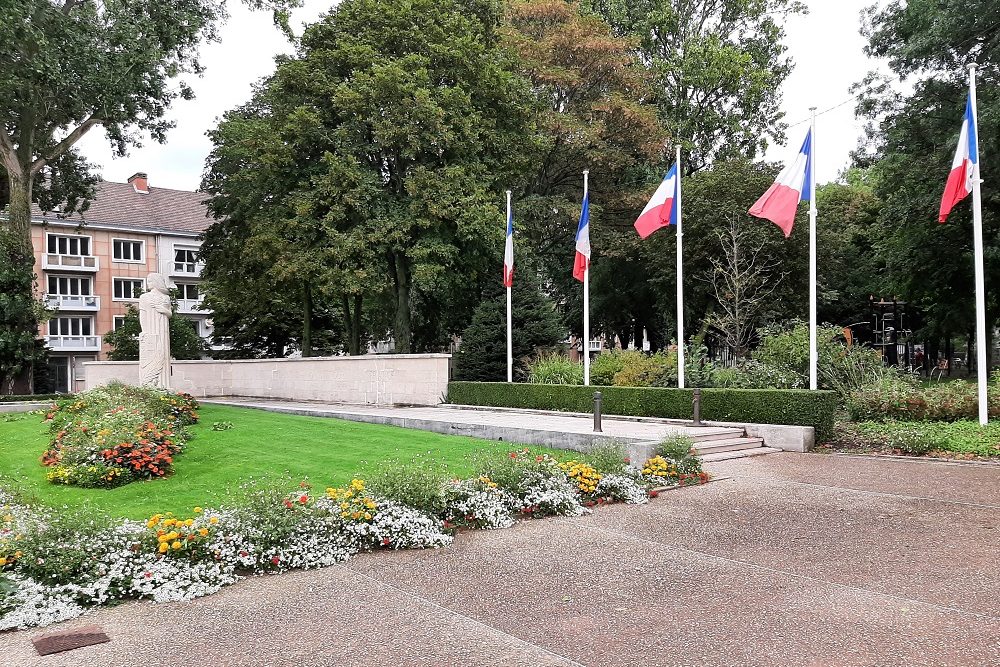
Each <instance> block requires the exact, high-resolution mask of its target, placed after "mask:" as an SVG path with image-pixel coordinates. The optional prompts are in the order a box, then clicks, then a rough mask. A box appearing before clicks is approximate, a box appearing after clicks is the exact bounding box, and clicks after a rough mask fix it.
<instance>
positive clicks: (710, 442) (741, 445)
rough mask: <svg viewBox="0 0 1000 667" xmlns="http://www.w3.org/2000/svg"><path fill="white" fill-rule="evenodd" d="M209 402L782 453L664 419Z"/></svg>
mask: <svg viewBox="0 0 1000 667" xmlns="http://www.w3.org/2000/svg"><path fill="white" fill-rule="evenodd" d="M205 402H206V403H215V404H218V405H234V406H239V407H248V408H258V409H261V410H271V411H274V412H285V413H290V414H298V415H308V416H314V417H335V418H338V419H347V420H351V421H360V422H368V423H374V424H388V425H392V426H400V427H403V428H416V429H421V430H424V431H434V432H436V433H445V434H448V435H464V436H470V437H474V438H485V439H487V440H499V441H503V442H514V443H518V444H526V445H547V446H549V447H556V448H560V449H575V450H586V449H588V448H589V447H590V446H592V445H594V444H597V443H601V442H608V441H616V442H620V443H623V444H625V445H628V446H630V447H629V449H630V455H631V456H633V458H635V459H636V460H639V459H640V458H641V459H642V460H645V459H646V458H648V456H649V455H650V454H651V452H652V449H653V448H654V447H655V444H656V443H658V442H660V441H661V440H663V438H664V437H666V436H670V435H683V436H687V437H689V438H691V439H692V440H693V441H695V446H696V447H701V448H703V449H704V450H705V451H706V452H708V451H720V449H721V450H722V451H723V452H724V451H725V450H727V449H730V450H741V449H756V450H760V451H759V452H755V453H771V452H775V451H778V450H774V449H770V448H766V447H761V440H760V439H759V438H744V437H743V436H744V432H743V429H741V428H733V427H720V426H701V427H694V426H691V425H690V423H689V422H688V423H684V422H671V421H669V420H663V419H635V418H610V417H606V418H604V419H603V421H602V431H601V433H595V432H594V419H593V416H592V415H580V414H575V413H570V414H560V413H553V412H542V411H537V410H506V409H489V408H468V407H463V406H449V405H441V406H436V407H389V406H386V407H376V406H366V405H340V404H332V403H329V404H328V403H313V402H296V401H286V400H277V399H256V398H236V397H227V398H208V399H205Z"/></svg>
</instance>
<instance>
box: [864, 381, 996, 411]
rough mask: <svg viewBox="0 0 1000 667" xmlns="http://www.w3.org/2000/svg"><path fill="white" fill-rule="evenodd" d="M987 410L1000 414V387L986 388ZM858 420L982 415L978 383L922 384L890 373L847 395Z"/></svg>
mask: <svg viewBox="0 0 1000 667" xmlns="http://www.w3.org/2000/svg"><path fill="white" fill-rule="evenodd" d="M987 400H988V411H989V415H990V416H991V417H998V416H1000V388H998V387H995V386H990V387H988V388H987ZM847 411H848V413H849V414H850V416H851V419H853V420H855V421H888V420H902V421H923V420H928V421H958V420H962V419H975V418H977V417H978V415H979V395H978V386H977V385H976V384H975V383H971V382H966V381H965V380H953V381H951V382H942V383H939V384H936V385H931V386H929V387H921V386H919V385H918V384H917V382H916V380H915V379H913V378H910V377H892V376H887V377H884V378H882V379H881V380H880V381H878V382H872V383H870V384H866V385H863V386H861V387H858V388H857V389H855V390H854V391H852V392H851V394H850V395H849V396H848V398H847Z"/></svg>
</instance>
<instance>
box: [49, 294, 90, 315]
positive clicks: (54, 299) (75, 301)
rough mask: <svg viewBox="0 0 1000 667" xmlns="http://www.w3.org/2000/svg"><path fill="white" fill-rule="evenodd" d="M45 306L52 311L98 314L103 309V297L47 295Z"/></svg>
mask: <svg viewBox="0 0 1000 667" xmlns="http://www.w3.org/2000/svg"><path fill="white" fill-rule="evenodd" d="M45 306H46V307H47V308H49V309H50V310H78V311H86V312H97V311H98V310H100V309H101V297H99V296H94V295H69V294H46V295H45Z"/></svg>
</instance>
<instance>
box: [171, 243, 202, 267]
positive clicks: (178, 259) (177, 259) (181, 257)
mask: <svg viewBox="0 0 1000 667" xmlns="http://www.w3.org/2000/svg"><path fill="white" fill-rule="evenodd" d="M197 263H198V251H197V250H196V249H195V248H178V247H174V272H175V273H197V269H196V265H197Z"/></svg>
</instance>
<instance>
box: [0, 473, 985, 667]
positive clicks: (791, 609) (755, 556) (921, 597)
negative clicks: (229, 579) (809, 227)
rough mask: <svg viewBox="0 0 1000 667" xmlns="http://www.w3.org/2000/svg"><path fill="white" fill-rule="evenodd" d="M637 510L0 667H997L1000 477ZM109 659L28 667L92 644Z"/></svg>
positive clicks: (237, 604) (824, 477) (363, 561)
mask: <svg viewBox="0 0 1000 667" xmlns="http://www.w3.org/2000/svg"><path fill="white" fill-rule="evenodd" d="M710 470H711V471H712V472H713V473H714V474H715V475H718V476H726V477H728V478H727V479H724V480H721V481H718V482H713V483H712V484H709V485H708V486H705V487H695V488H687V489H680V490H677V491H672V492H669V493H665V494H663V495H661V496H660V498H658V499H656V500H654V501H653V502H652V503H650V504H649V505H647V506H643V507H626V506H622V505H616V506H611V507H603V508H599V509H598V511H597V512H595V513H594V514H593V515H591V516H587V517H581V518H572V519H548V520H541V521H531V522H526V523H522V524H520V525H519V526H517V527H515V528H513V529H510V530H503V531H495V532H478V533H470V534H462V535H461V536H460V537H459V539H458V540H457V541H456V543H455V544H454V545H453V546H451V547H449V548H447V549H444V550H440V551H425V552H415V551H411V552H400V553H376V554H368V555H363V556H360V557H358V558H356V559H354V560H353V561H351V562H350V563H348V564H346V565H344V566H338V567H332V568H328V569H325V570H320V571H313V572H295V573H289V574H284V575H280V576H275V577H263V578H256V579H252V580H249V581H244V582H241V583H240V584H238V585H236V586H232V587H230V588H228V589H226V590H224V591H222V592H221V593H218V594H216V595H213V596H210V597H207V598H203V599H200V600H195V601H193V602H187V603H179V604H169V605H154V604H150V603H136V604H126V605H122V606H119V607H116V608H113V609H101V610H97V611H95V612H93V613H91V614H88V615H87V616H85V617H83V618H80V619H77V620H75V621H71V622H68V623H64V624H62V625H59V626H56V627H54V628H48V629H45V630H35V631H26V632H18V633H7V634H3V635H0V664H2V665H5V666H6V665H12V666H13V665H17V666H18V667H22V666H24V667H28V666H31V665H58V666H59V667H63V666H65V667H72V666H76V665H79V666H81V667H82V666H87V667H100V666H105V665H107V666H111V665H115V666H118V665H121V666H126V665H128V666H132V665H135V666H145V665H154V664H168V665H172V666H174V667H189V666H191V667H195V666H198V667H200V666H202V665H204V666H206V667H208V666H212V667H217V666H219V667H221V666H226V665H240V666H261V667H263V666H275V667H277V666H285V665H288V666H289V667H292V666H294V667H310V666H316V667H319V666H323V667H326V666H331V667H332V666H338V667H339V666H345V665H449V666H450V665H455V666H466V665H525V666H535V665H588V666H590V665H593V666H594V667H598V666H600V667H604V666H611V665H663V666H673V665H676V666H692V667H693V666H698V667H702V666H709V665H727V666H728V665H732V666H733V667H736V666H739V667H754V666H760V667H772V666H778V665H781V666H783V667H785V666H792V665H802V666H806V665H808V666H810V667H819V666H830V667H834V666H836V667H854V666H858V667H861V666H879V667H883V666H884V667H889V666H895V665H928V666H929V665H948V666H960V665H970V666H975V667H987V666H993V665H1000V558H998V556H1000V470H998V469H996V468H994V467H985V466H974V465H962V464H949V463H935V462H921V461H896V460H885V459H865V458H860V457H858V458H855V457H841V456H823V455H803V454H780V455H778V454H776V455H769V456H763V457H757V458H750V459H735V460H732V461H724V462H719V463H716V464H713V465H711V466H710ZM95 623H96V624H98V625H100V626H101V627H102V628H103V629H104V630H105V631H106V632H107V633H108V635H110V637H111V639H112V641H111V643H108V644H103V645H99V646H93V647H88V648H84V649H79V650H76V651H72V652H70V653H65V654H61V655H54V656H49V657H46V658H40V657H38V656H37V655H36V654H35V652H34V649H33V647H32V645H31V643H30V641H31V639H32V638H33V637H36V636H38V635H40V634H44V633H45V632H48V631H52V630H62V629H67V628H71V627H74V626H83V625H89V624H95Z"/></svg>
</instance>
